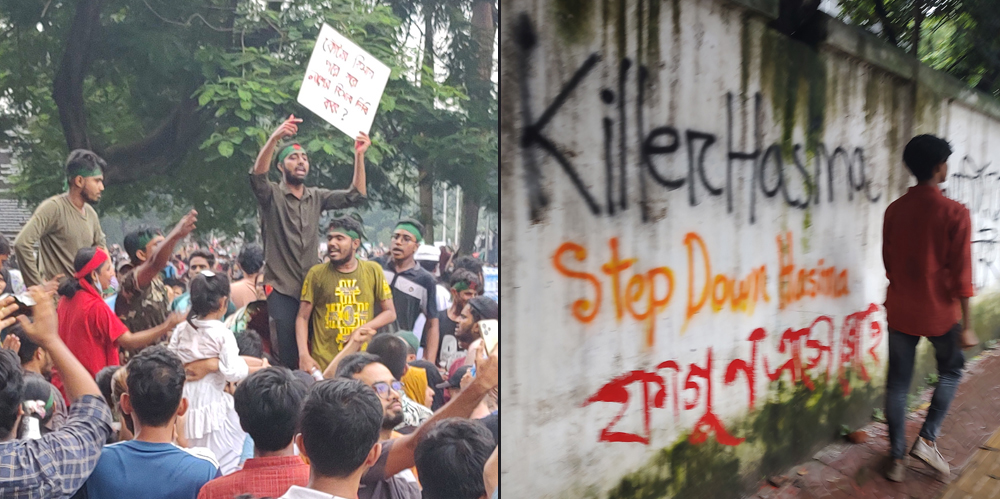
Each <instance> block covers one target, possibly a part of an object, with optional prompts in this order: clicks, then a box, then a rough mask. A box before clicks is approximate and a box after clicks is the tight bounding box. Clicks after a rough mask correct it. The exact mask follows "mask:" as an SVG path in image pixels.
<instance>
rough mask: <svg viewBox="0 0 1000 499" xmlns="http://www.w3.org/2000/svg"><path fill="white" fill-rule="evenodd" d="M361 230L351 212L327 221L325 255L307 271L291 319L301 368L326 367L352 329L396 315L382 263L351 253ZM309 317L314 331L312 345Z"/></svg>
mask: <svg viewBox="0 0 1000 499" xmlns="http://www.w3.org/2000/svg"><path fill="white" fill-rule="evenodd" d="M361 232H362V228H361V224H360V223H358V222H357V221H356V220H354V219H352V218H341V219H337V220H333V221H332V222H330V228H329V230H328V231H327V237H326V240H327V255H328V256H329V257H330V261H329V262H328V263H321V264H318V265H316V266H314V267H313V268H312V269H310V270H309V273H308V274H307V275H306V279H305V282H304V283H303V285H302V301H301V302H300V305H299V314H298V318H297V319H296V321H295V335H296V339H297V344H298V352H299V368H300V369H302V370H303V371H306V372H311V371H312V370H313V369H314V368H316V369H319V370H320V371H323V370H324V369H326V366H327V364H329V363H330V361H331V360H333V358H334V357H336V355H337V354H338V353H339V352H340V351H341V350H343V349H344V345H346V344H347V342H348V340H350V339H351V335H352V334H353V333H354V331H355V330H357V329H359V328H367V329H369V330H372V331H373V332H374V330H376V329H378V328H380V327H383V326H385V325H387V324H391V323H392V321H394V320H396V310H395V306H394V305H393V299H392V292H391V291H390V290H389V283H388V282H386V280H385V275H384V274H383V273H382V269H381V268H379V266H378V264H377V263H375V262H368V261H362V260H361V259H360V258H358V257H357V256H356V254H357V251H358V248H359V247H360V246H361ZM310 320H311V321H312V329H313V333H314V335H313V339H312V350H311V351H310V349H309V322H310ZM310 354H311V355H310Z"/></svg>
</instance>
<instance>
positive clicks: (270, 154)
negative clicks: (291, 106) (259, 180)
mask: <svg viewBox="0 0 1000 499" xmlns="http://www.w3.org/2000/svg"><path fill="white" fill-rule="evenodd" d="M299 123H302V120H301V119H300V118H296V117H295V115H294V114H292V115H289V116H288V119H287V120H285V121H284V122H282V123H281V125H279V126H278V128H276V129H275V130H274V133H272V134H271V136H270V137H268V139H267V142H265V143H264V147H261V148H260V153H259V154H257V161H255V162H254V164H253V170H252V171H251V172H250V173H253V174H254V175H263V174H265V173H267V171H268V170H270V169H271V160H272V159H274V148H275V147H276V146H277V145H278V142H280V141H281V140H282V139H284V138H285V137H291V136H292V135H295V134H296V133H298V132H299V127H298V124H299Z"/></svg>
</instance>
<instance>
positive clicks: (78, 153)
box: [66, 149, 108, 181]
mask: <svg viewBox="0 0 1000 499" xmlns="http://www.w3.org/2000/svg"><path fill="white" fill-rule="evenodd" d="M107 167H108V164H107V163H106V162H105V161H104V159H102V158H101V157H100V156H98V155H97V154H96V153H94V152H93V151H88V150H86V149H74V150H72V151H70V153H69V156H68V157H67V158H66V179H67V180H70V181H72V180H73V179H74V178H76V177H78V176H80V175H83V174H84V172H90V171H93V170H94V169H99V170H101V173H102V174H103V173H104V169H105V168H107Z"/></svg>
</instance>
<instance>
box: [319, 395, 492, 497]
mask: <svg viewBox="0 0 1000 499" xmlns="http://www.w3.org/2000/svg"><path fill="white" fill-rule="evenodd" d="M301 427H302V430H301V431H302V440H303V446H304V447H305V451H306V454H307V455H308V456H309V461H310V464H311V466H312V469H313V471H315V472H316V473H317V474H319V475H321V476H327V477H337V478H342V477H346V476H348V475H350V474H351V473H354V472H355V471H357V469H358V468H360V467H361V466H362V465H363V464H364V463H365V459H367V458H368V453H369V452H371V450H372V447H373V446H374V445H375V444H376V443H377V442H378V438H379V432H380V431H381V429H382V402H381V401H379V398H378V395H376V394H375V390H372V389H371V387H369V386H367V385H365V384H364V383H362V382H360V381H356V380H346V379H328V380H324V381H320V382H317V383H316V384H315V385H313V387H312V389H311V390H310V391H309V396H307V397H306V401H305V404H304V406H303V408H302V423H301ZM480 469H482V466H480Z"/></svg>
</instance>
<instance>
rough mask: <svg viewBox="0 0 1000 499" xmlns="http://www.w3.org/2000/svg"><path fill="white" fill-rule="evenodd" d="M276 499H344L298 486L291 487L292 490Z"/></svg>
mask: <svg viewBox="0 0 1000 499" xmlns="http://www.w3.org/2000/svg"><path fill="white" fill-rule="evenodd" d="M278 499H344V498H343V497H340V496H334V495H330V494H327V493H326V492H320V491H318V490H313V489H307V488H305V487H299V486H298V485H292V488H290V489H288V492H285V495H283V496H281V497H280V498H278Z"/></svg>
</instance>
